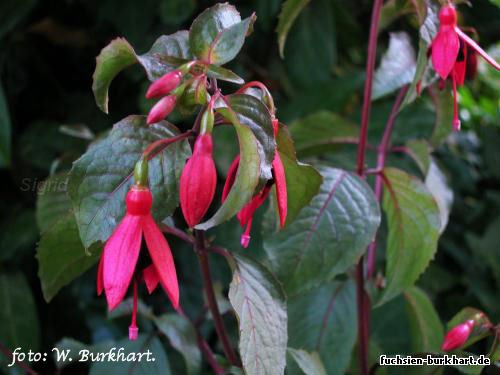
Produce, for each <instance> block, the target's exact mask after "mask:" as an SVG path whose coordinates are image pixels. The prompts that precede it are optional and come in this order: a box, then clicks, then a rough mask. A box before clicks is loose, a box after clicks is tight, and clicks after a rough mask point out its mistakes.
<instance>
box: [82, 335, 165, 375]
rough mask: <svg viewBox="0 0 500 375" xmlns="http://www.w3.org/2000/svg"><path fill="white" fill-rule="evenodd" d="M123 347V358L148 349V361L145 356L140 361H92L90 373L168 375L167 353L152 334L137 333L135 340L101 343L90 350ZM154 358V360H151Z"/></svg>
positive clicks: (95, 374) (101, 374)
mask: <svg viewBox="0 0 500 375" xmlns="http://www.w3.org/2000/svg"><path fill="white" fill-rule="evenodd" d="M122 347H123V348H124V355H125V358H126V357H127V355H130V354H131V353H136V354H135V357H136V358H137V353H145V352H147V351H148V350H149V351H150V352H151V355H150V356H149V361H148V360H147V357H146V356H143V357H142V360H141V361H137V360H136V361H116V362H111V361H103V362H94V363H92V365H91V366H90V372H89V374H90V375H123V374H141V375H142V374H144V375H149V374H154V375H160V374H161V375H170V364H169V362H168V358H167V354H166V353H165V349H164V348H163V345H162V344H161V341H160V340H159V339H158V338H157V337H154V336H146V335H139V338H138V339H137V340H135V341H130V340H129V339H128V338H126V339H124V340H121V341H118V342H113V343H109V344H108V345H102V347H97V346H94V347H93V349H94V350H92V351H95V352H98V351H107V350H110V349H111V348H122ZM153 358H154V360H153Z"/></svg>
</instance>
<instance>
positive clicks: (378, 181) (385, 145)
mask: <svg viewBox="0 0 500 375" xmlns="http://www.w3.org/2000/svg"><path fill="white" fill-rule="evenodd" d="M408 88H409V86H408V85H405V86H403V87H402V88H401V90H399V93H398V95H397V97H396V100H395V101H394V104H393V106H392V109H391V113H390V114H389V118H388V119H387V123H386V125H385V129H384V134H383V135H382V140H381V141H380V144H379V146H378V152H377V167H376V168H375V169H376V170H378V171H382V170H383V169H384V167H385V160H386V157H387V152H388V151H389V148H390V141H391V136H392V131H393V130H394V123H395V122H396V118H397V116H398V112H399V109H400V108H401V104H402V103H403V100H404V97H405V95H406V93H407V92H408ZM382 188H383V176H382V174H381V173H378V174H377V176H376V177H375V189H374V190H375V197H376V198H377V200H378V201H379V202H380V200H381V199H382ZM376 251H377V242H376V239H375V240H374V241H373V242H372V243H371V244H370V246H368V254H367V275H366V277H367V278H368V279H371V278H372V277H373V276H374V274H375V263H376V262H375V260H376Z"/></svg>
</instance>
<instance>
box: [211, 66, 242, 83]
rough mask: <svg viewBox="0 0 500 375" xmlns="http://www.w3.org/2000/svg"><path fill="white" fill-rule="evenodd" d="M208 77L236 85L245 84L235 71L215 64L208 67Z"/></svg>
mask: <svg viewBox="0 0 500 375" xmlns="http://www.w3.org/2000/svg"><path fill="white" fill-rule="evenodd" d="M207 75H208V76H209V77H211V78H215V79H220V80H222V81H227V82H232V83H236V84H238V85H242V84H243V83H245V80H244V79H243V78H241V77H240V76H239V75H237V74H236V73H234V72H233V71H231V70H229V69H224V68H222V67H220V66H217V65H213V64H210V65H208V68H207Z"/></svg>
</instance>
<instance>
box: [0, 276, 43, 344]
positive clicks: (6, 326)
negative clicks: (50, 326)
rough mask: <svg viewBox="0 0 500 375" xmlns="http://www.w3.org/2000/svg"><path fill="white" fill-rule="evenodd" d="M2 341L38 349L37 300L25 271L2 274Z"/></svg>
mask: <svg viewBox="0 0 500 375" xmlns="http://www.w3.org/2000/svg"><path fill="white" fill-rule="evenodd" d="M0 301H2V304H1V307H0V320H1V321H2V324H0V342H1V343H2V344H3V345H5V346H6V347H7V348H9V349H11V350H14V349H15V348H17V347H21V348H25V349H31V350H33V351H36V350H37V349H38V348H39V344H40V332H39V326H38V317H37V313H36V305H35V300H34V299H33V295H32V293H31V289H30V287H29V285H28V283H27V281H26V279H25V277H24V275H23V274H22V273H19V272H16V273H4V272H2V273H0Z"/></svg>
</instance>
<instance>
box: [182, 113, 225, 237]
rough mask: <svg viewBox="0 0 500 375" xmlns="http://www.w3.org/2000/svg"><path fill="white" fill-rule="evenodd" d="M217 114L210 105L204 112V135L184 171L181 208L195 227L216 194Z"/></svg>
mask: <svg viewBox="0 0 500 375" xmlns="http://www.w3.org/2000/svg"><path fill="white" fill-rule="evenodd" d="M213 118H214V114H213V111H212V107H211V105H209V106H208V108H207V110H206V111H205V113H204V114H203V115H202V120H201V127H200V135H199V136H198V138H196V142H195V144H194V150H193V155H192V156H191V157H190V158H189V160H188V161H187V163H186V165H185V166H184V169H183V170H182V174H181V180H180V203H181V210H182V213H183V215H184V218H185V219H186V222H187V224H188V225H189V227H191V228H192V227H194V226H195V225H196V224H198V223H199V222H200V221H201V219H202V218H203V216H205V214H206V213H207V210H208V208H209V207H210V204H211V203H212V200H213V199H214V195H215V188H216V185H217V171H216V169H215V163H214V159H213V155H212V152H213V142H212V134H211V132H212V127H213Z"/></svg>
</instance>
